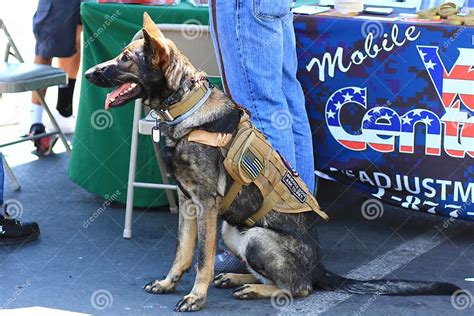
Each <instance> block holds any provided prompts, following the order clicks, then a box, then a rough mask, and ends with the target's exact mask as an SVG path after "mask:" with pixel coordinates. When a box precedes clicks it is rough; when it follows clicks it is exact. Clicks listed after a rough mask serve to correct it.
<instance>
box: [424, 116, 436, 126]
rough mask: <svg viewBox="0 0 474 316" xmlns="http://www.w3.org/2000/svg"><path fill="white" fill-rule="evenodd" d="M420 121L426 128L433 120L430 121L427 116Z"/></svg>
mask: <svg viewBox="0 0 474 316" xmlns="http://www.w3.org/2000/svg"><path fill="white" fill-rule="evenodd" d="M421 121H422V122H423V123H425V124H426V125H428V126H431V122H433V120H431V119H430V118H429V117H428V115H427V116H426V117H425V118H424V119H422V120H421Z"/></svg>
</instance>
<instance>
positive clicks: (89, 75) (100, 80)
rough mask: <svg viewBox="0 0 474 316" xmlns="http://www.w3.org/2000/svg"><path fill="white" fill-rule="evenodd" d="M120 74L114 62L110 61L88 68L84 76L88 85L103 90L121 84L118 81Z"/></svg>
mask: <svg viewBox="0 0 474 316" xmlns="http://www.w3.org/2000/svg"><path fill="white" fill-rule="evenodd" d="M119 75H120V72H119V70H118V66H117V64H116V61H115V60H110V61H107V62H105V63H102V64H98V65H96V66H94V67H91V68H89V69H88V70H87V71H86V72H85V74H84V76H85V77H86V79H87V80H89V82H90V83H92V84H94V85H96V86H99V87H104V88H110V87H114V86H117V85H118V84H120V83H122V81H120V80H118V77H119Z"/></svg>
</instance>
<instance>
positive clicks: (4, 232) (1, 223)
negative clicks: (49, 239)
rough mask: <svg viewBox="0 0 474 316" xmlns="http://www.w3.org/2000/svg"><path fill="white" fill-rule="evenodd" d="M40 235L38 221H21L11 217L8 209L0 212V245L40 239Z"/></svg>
mask: <svg viewBox="0 0 474 316" xmlns="http://www.w3.org/2000/svg"><path fill="white" fill-rule="evenodd" d="M39 235H40V229H39V226H38V224H37V223H34V222H31V223H21V222H20V221H18V220H16V219H14V218H10V216H9V215H8V213H7V212H6V211H5V214H0V245H15V244H23V243H26V242H30V241H33V240H36V239H38V238H39Z"/></svg>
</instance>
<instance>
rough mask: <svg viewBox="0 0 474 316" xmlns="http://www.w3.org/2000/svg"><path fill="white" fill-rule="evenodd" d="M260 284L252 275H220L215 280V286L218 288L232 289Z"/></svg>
mask: <svg viewBox="0 0 474 316" xmlns="http://www.w3.org/2000/svg"><path fill="white" fill-rule="evenodd" d="M249 283H250V284H252V283H260V281H258V280H257V278H255V276H253V275H252V274H237V273H220V274H219V275H217V276H216V277H215V278H214V281H213V284H214V286H215V287H217V288H222V289H226V288H231V287H237V286H240V285H244V284H249Z"/></svg>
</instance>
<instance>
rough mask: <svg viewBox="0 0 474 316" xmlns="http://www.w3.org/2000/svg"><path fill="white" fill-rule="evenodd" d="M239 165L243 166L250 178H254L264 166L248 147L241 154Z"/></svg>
mask: <svg viewBox="0 0 474 316" xmlns="http://www.w3.org/2000/svg"><path fill="white" fill-rule="evenodd" d="M240 165H241V166H242V168H244V170H245V171H246V172H247V173H248V175H249V176H250V178H252V180H255V179H256V178H257V177H258V175H259V174H260V172H262V170H263V168H264V167H265V165H264V163H263V162H261V161H260V160H259V159H258V158H257V157H256V156H255V155H254V153H253V152H251V151H250V150H249V149H247V150H246V151H245V153H244V155H243V156H242V159H241V160H240Z"/></svg>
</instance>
